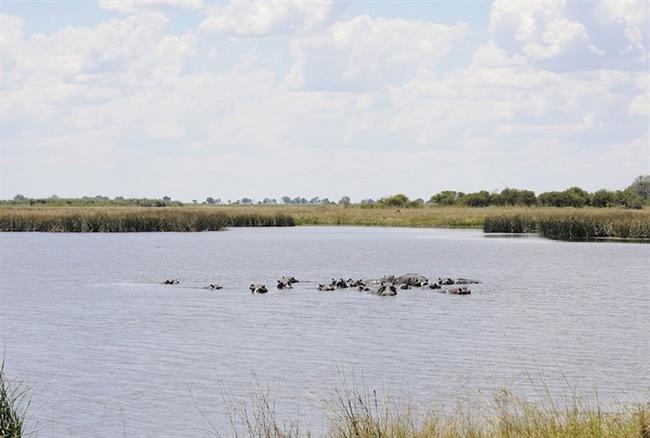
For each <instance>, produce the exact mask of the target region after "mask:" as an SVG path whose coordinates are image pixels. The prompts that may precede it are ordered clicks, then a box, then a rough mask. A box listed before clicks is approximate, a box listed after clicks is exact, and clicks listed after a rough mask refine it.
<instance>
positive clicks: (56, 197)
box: [50, 195, 59, 199]
mask: <svg viewBox="0 0 650 438" xmlns="http://www.w3.org/2000/svg"><path fill="white" fill-rule="evenodd" d="M50 199H59V197H58V196H57V195H52V196H50Z"/></svg>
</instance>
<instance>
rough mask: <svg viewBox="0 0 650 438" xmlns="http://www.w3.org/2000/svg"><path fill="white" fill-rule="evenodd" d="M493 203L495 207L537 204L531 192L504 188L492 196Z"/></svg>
mask: <svg viewBox="0 0 650 438" xmlns="http://www.w3.org/2000/svg"><path fill="white" fill-rule="evenodd" d="M492 197H493V203H494V204H497V205H525V206H531V205H535V204H537V197H536V196H535V192H533V191H531V190H519V189H511V188H505V189H503V190H502V191H501V193H499V194H498V195H492Z"/></svg>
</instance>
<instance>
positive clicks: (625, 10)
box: [489, 0, 650, 71]
mask: <svg viewBox="0 0 650 438" xmlns="http://www.w3.org/2000/svg"><path fill="white" fill-rule="evenodd" d="M649 28H650V20H649V18H648V7H647V2H643V1H629V2H610V1H600V2H567V1H540V2H510V1H507V0H496V1H495V2H494V3H493V5H492V10H491V13H490V23H489V32H490V36H491V38H492V39H493V41H494V42H495V44H497V45H498V46H499V47H501V48H503V49H504V50H506V51H508V53H510V54H519V55H522V56H525V57H526V58H527V59H528V60H530V62H532V63H535V64H536V65H538V66H540V67H543V68H547V69H551V70H556V71H572V70H573V71H576V70H588V69H596V68H636V69H645V68H646V61H647V59H648V29H649Z"/></svg>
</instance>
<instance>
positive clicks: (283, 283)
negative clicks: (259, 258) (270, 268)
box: [277, 277, 293, 289]
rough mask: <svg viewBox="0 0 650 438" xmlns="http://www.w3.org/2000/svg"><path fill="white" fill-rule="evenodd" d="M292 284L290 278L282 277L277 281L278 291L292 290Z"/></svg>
mask: <svg viewBox="0 0 650 438" xmlns="http://www.w3.org/2000/svg"><path fill="white" fill-rule="evenodd" d="M292 285H293V282H292V281H291V279H290V278H287V277H282V278H281V279H279V280H278V285H277V287H278V289H293V286H292Z"/></svg>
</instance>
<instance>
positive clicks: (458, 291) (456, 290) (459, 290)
mask: <svg viewBox="0 0 650 438" xmlns="http://www.w3.org/2000/svg"><path fill="white" fill-rule="evenodd" d="M447 293H448V294H451V295H469V294H471V293H472V291H471V290H469V289H468V288H466V287H452V288H451V289H447Z"/></svg>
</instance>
